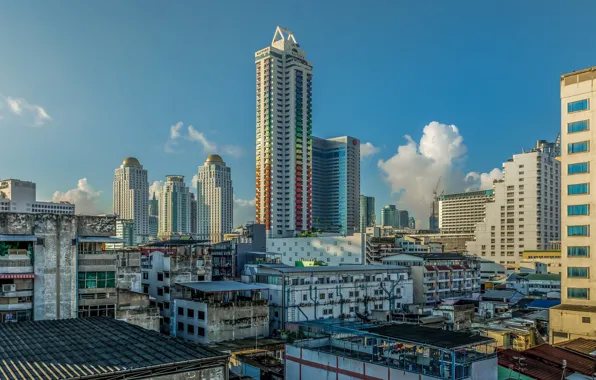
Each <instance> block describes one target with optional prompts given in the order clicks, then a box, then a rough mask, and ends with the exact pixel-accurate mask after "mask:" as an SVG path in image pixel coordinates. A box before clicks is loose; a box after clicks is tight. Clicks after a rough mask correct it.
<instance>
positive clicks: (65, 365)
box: [0, 317, 228, 380]
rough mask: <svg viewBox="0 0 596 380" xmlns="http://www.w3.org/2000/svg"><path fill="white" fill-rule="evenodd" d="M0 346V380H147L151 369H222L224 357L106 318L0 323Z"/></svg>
mask: <svg viewBox="0 0 596 380" xmlns="http://www.w3.org/2000/svg"><path fill="white" fill-rule="evenodd" d="M0 342H2V344H0V358H2V360H0V378H1V379H19V380H20V379H71V378H80V377H89V378H95V376H98V375H101V376H102V377H104V376H108V377H109V376H110V375H111V376H114V377H115V376H118V375H120V376H124V375H126V377H131V378H132V377H135V378H140V377H136V376H140V374H144V375H143V376H146V377H152V373H151V370H152V369H156V370H157V369H159V371H160V372H159V376H167V375H168V374H173V373H177V372H179V371H180V370H181V369H183V368H181V366H184V367H185V368H187V370H188V371H196V370H198V369H199V368H209V367H214V366H218V365H225V362H226V360H227V357H228V355H226V354H223V353H222V352H220V351H217V350H214V349H212V348H209V347H207V346H204V345H201V344H196V343H189V342H186V341H184V340H182V339H180V338H174V337H170V336H167V335H163V334H160V333H158V332H156V331H151V330H146V329H144V328H142V327H138V326H135V325H131V324H129V323H126V322H122V321H117V320H115V319H112V318H106V317H93V318H75V319H62V320H55V321H30V322H19V323H2V324H0ZM168 367H171V370H170V371H168ZM156 376H157V374H156ZM122 378H123V377H122Z"/></svg>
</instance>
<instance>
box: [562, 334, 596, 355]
mask: <svg viewBox="0 0 596 380" xmlns="http://www.w3.org/2000/svg"><path fill="white" fill-rule="evenodd" d="M557 347H561V348H563V349H565V350H569V351H573V352H576V353H578V354H583V355H588V356H590V357H591V355H590V353H591V352H594V351H596V340H591V339H585V338H577V339H573V340H569V341H567V342H563V343H558V344H557Z"/></svg>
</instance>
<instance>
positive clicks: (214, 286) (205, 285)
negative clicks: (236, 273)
mask: <svg viewBox="0 0 596 380" xmlns="http://www.w3.org/2000/svg"><path fill="white" fill-rule="evenodd" d="M179 284H180V285H182V286H186V287H187V288H191V289H194V290H198V291H201V292H205V293H216V292H231V291H244V290H261V289H268V287H266V286H262V285H253V284H245V283H243V282H238V281H193V282H182V283H179Z"/></svg>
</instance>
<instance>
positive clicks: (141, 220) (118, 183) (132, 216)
mask: <svg viewBox="0 0 596 380" xmlns="http://www.w3.org/2000/svg"><path fill="white" fill-rule="evenodd" d="M113 190H114V193H113V195H114V214H116V215H118V218H119V219H127V220H133V221H134V228H133V230H134V241H135V244H139V243H145V242H147V238H148V235H149V206H148V202H149V182H148V181H147V170H145V169H143V166H142V165H141V163H140V162H139V160H137V159H136V158H134V157H127V158H125V159H124V161H122V165H120V167H119V168H117V169H115V170H114V184H113Z"/></svg>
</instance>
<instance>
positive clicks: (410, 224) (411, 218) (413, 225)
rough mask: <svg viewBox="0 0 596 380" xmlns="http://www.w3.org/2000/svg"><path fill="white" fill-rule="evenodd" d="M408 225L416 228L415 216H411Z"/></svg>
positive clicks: (413, 228)
mask: <svg viewBox="0 0 596 380" xmlns="http://www.w3.org/2000/svg"><path fill="white" fill-rule="evenodd" d="M408 227H409V228H410V229H411V230H415V229H416V219H414V217H412V216H410V220H409V221H408Z"/></svg>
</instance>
